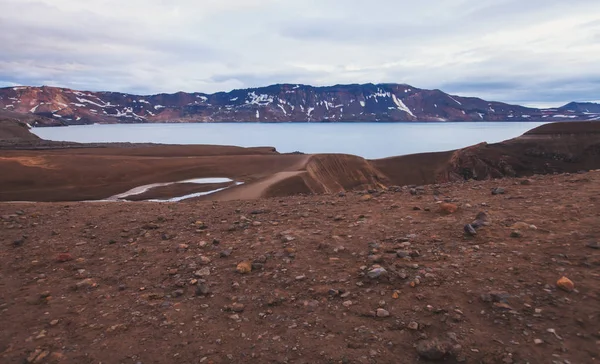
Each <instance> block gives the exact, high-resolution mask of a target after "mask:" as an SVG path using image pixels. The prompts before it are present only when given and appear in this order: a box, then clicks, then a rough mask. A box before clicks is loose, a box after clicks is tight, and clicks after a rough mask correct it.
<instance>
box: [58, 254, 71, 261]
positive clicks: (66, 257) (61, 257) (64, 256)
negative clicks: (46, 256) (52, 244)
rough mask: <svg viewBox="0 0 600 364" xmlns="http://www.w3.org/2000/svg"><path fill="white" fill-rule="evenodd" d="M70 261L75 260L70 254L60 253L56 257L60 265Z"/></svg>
mask: <svg viewBox="0 0 600 364" xmlns="http://www.w3.org/2000/svg"><path fill="white" fill-rule="evenodd" d="M70 260H73V256H72V255H71V254H69V253H60V254H58V256H57V257H56V261H57V262H59V263H64V262H68V261H70Z"/></svg>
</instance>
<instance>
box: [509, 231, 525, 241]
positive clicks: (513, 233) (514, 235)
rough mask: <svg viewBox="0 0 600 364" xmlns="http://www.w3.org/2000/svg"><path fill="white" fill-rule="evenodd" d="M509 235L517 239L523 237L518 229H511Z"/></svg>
mask: <svg viewBox="0 0 600 364" xmlns="http://www.w3.org/2000/svg"><path fill="white" fill-rule="evenodd" d="M510 237H511V238H515V239H517V238H522V237H523V233H522V232H520V231H519V230H513V231H511V233H510Z"/></svg>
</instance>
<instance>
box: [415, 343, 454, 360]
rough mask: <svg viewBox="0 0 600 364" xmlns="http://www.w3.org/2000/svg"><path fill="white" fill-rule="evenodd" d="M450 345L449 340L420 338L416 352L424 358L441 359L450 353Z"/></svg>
mask: <svg viewBox="0 0 600 364" xmlns="http://www.w3.org/2000/svg"><path fill="white" fill-rule="evenodd" d="M451 350H452V345H451V344H450V343H449V342H445V341H440V340H437V339H433V340H422V341H419V343H418V344H417V353H419V356H420V357H421V358H423V359H426V360H443V359H444V358H446V357H447V356H449V355H450V353H451Z"/></svg>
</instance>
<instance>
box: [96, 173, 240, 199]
mask: <svg viewBox="0 0 600 364" xmlns="http://www.w3.org/2000/svg"><path fill="white" fill-rule="evenodd" d="M228 182H233V180H232V179H230V178H219V177H216V178H194V179H187V180H184V181H178V182H166V183H152V184H149V185H144V186H139V187H135V188H132V189H130V190H129V191H127V192H123V193H120V194H118V195H114V196H111V197H109V198H107V199H105V200H101V201H128V200H127V197H130V196H136V195H141V194H142V193H145V192H147V191H149V190H151V189H153V188H156V187H164V186H170V185H174V184H178V183H197V184H208V183H228ZM241 184H243V182H235V184H233V185H232V186H239V185H241ZM232 186H227V187H223V188H218V189H216V190H212V191H205V192H196V193H191V194H188V195H184V196H179V197H172V198H167V199H152V200H146V201H153V202H179V201H182V200H187V199H188V198H194V197H199V196H205V195H210V194H212V193H216V192H219V191H223V190H225V189H227V188H229V187H232Z"/></svg>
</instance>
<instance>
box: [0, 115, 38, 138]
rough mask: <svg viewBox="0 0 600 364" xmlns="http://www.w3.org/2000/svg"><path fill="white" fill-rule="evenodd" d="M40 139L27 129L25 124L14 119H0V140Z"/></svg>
mask: <svg viewBox="0 0 600 364" xmlns="http://www.w3.org/2000/svg"><path fill="white" fill-rule="evenodd" d="M31 140H40V138H39V137H38V136H37V135H35V134H33V133H32V132H31V131H29V127H28V126H27V124H25V123H23V122H20V121H15V120H6V119H4V120H0V141H2V142H20V141H31Z"/></svg>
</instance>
